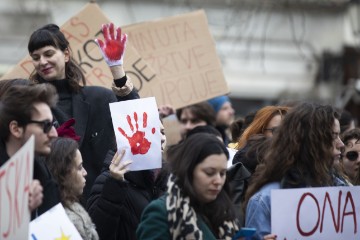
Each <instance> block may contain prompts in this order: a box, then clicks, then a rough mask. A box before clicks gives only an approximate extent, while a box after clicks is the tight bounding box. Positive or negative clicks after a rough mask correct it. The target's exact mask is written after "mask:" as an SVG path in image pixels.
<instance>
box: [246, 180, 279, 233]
mask: <svg viewBox="0 0 360 240" xmlns="http://www.w3.org/2000/svg"><path fill="white" fill-rule="evenodd" d="M272 189H280V182H272V183H268V184H266V185H264V186H263V187H262V188H261V189H260V190H259V191H258V192H256V193H255V194H254V195H253V196H252V197H251V198H250V200H249V202H248V205H247V207H246V214H245V216H246V219H245V227H249V228H256V233H255V235H254V236H252V238H251V239H253V240H262V239H263V238H264V236H265V235H267V234H270V233H271V207H270V204H271V190H272Z"/></svg>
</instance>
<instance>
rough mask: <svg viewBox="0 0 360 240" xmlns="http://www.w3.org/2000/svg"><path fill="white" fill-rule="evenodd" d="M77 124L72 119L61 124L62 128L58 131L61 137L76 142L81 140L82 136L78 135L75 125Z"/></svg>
mask: <svg viewBox="0 0 360 240" xmlns="http://www.w3.org/2000/svg"><path fill="white" fill-rule="evenodd" d="M74 124H75V119H74V118H71V119H69V120H68V121H66V122H64V123H63V124H61V126H60V127H58V128H57V129H56V131H57V133H58V136H59V137H67V138H71V139H74V140H75V141H79V140H80V136H78V135H76V133H75V128H74V127H73V125H74Z"/></svg>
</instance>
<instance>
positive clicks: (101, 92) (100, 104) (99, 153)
mask: <svg viewBox="0 0 360 240" xmlns="http://www.w3.org/2000/svg"><path fill="white" fill-rule="evenodd" d="M136 98H139V95H138V93H137V91H136V90H135V88H134V89H133V90H132V92H130V94H128V95H126V96H124V97H119V96H116V95H115V94H114V93H113V91H111V90H109V89H107V88H103V87H97V86H88V87H83V88H82V89H81V90H80V92H79V93H72V97H71V101H72V116H71V117H73V118H74V119H75V121H76V123H75V126H74V127H75V132H76V134H77V135H79V136H80V137H81V139H80V141H79V149H80V152H81V154H82V158H83V162H84V168H85V169H86V171H87V173H88V174H87V176H86V186H85V188H84V193H83V203H86V200H87V198H88V196H89V194H90V190H91V187H92V185H93V183H94V181H95V178H96V177H97V176H98V175H99V174H100V172H101V168H102V166H103V161H104V159H105V156H106V153H107V152H108V151H109V150H116V140H115V133H114V129H113V124H112V120H111V114H110V108H109V103H113V102H117V101H124V100H129V99H136ZM52 112H53V115H54V117H55V119H56V120H57V121H58V122H59V124H62V123H63V122H65V121H67V120H68V119H64V117H63V116H62V111H61V110H60V109H59V108H58V107H55V108H53V109H52Z"/></svg>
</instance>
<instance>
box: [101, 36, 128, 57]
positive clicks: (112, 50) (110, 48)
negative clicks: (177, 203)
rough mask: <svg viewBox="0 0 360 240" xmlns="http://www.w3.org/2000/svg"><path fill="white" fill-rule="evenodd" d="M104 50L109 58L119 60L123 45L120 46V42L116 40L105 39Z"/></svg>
mask: <svg viewBox="0 0 360 240" xmlns="http://www.w3.org/2000/svg"><path fill="white" fill-rule="evenodd" d="M104 52H105V55H106V56H107V57H108V59H109V60H111V61H115V60H120V59H121V57H122V55H123V53H124V46H122V45H121V44H120V42H117V41H116V40H108V41H106V47H104Z"/></svg>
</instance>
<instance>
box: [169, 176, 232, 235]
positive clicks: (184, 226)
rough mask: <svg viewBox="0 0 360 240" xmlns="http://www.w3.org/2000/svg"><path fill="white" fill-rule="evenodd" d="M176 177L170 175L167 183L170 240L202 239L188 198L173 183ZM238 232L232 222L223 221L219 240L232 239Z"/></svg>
mask: <svg viewBox="0 0 360 240" xmlns="http://www.w3.org/2000/svg"><path fill="white" fill-rule="evenodd" d="M175 180H176V177H175V176H174V175H173V174H171V175H170V177H169V180H168V183H167V186H168V190H167V193H168V194H167V195H166V209H167V210H168V222H169V230H170V234H171V236H172V239H174V240H175V239H176V240H178V239H203V233H202V231H201V230H200V229H199V226H198V225H197V220H198V217H197V214H196V212H195V210H194V209H193V208H192V207H191V205H190V198H189V197H188V196H186V197H184V196H183V194H182V191H181V189H180V188H179V186H178V185H177V184H176V183H175ZM237 230H238V227H237V224H236V223H235V220H234V221H225V222H224V223H223V224H222V225H221V226H220V227H219V234H220V236H219V237H220V238H221V239H229V240H230V239H232V236H233V235H234V232H236V231H237Z"/></svg>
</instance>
